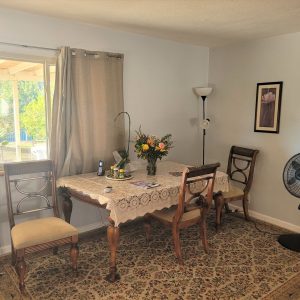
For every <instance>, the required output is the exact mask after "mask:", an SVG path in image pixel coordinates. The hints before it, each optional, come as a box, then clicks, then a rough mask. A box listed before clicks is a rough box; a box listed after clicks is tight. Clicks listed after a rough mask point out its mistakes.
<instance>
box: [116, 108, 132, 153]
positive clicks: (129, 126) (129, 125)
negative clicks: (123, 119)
mask: <svg viewBox="0 0 300 300" xmlns="http://www.w3.org/2000/svg"><path fill="white" fill-rule="evenodd" d="M122 114H125V115H127V117H128V143H127V151H126V154H127V157H129V143H130V128H131V119H130V115H129V113H128V112H127V111H121V112H120V113H118V114H117V115H116V116H115V118H114V122H116V121H117V119H118V118H119V116H120V115H122Z"/></svg>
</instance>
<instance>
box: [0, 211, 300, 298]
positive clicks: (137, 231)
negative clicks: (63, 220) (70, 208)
mask: <svg viewBox="0 0 300 300" xmlns="http://www.w3.org/2000/svg"><path fill="white" fill-rule="evenodd" d="M258 227H259V228H260V229H261V230H265V231H268V232H279V233H282V232H281V230H280V229H279V228H277V227H274V226H270V225H268V224H265V223H259V224H258ZM208 239H209V248H210V252H209V254H205V253H204V251H203V248H202V245H201V243H200V237H199V228H198V227H197V226H193V227H190V228H188V229H183V230H182V231H181V244H182V252H183V258H184V263H185V265H184V266H183V267H182V266H179V265H178V264H177V263H176V260H175V257H174V253H173V244H172V237H171V232H170V231H169V230H168V229H167V228H164V227H163V226H161V225H160V224H158V223H153V238H152V241H151V242H150V244H149V245H148V246H147V245H146V240H145V234H144V230H143V224H142V222H141V221H135V222H131V223H128V224H125V225H124V226H122V227H121V238H120V246H119V251H118V271H119V273H120V275H121V280H120V281H118V282H116V283H113V284H112V283H108V282H107V281H105V279H104V278H105V275H106V274H107V272H108V264H109V251H108V245H107V240H106V232H105V230H103V229H102V230H98V231H95V232H93V233H90V234H88V235H85V236H84V237H82V238H81V240H80V253H79V274H78V276H77V277H75V276H74V274H73V272H72V269H71V266H70V262H69V249H68V248H67V247H63V248H60V249H59V253H58V255H52V253H51V251H47V252H43V253H42V254H39V255H32V256H28V257H27V264H28V266H29V271H28V274H27V277H26V294H25V297H24V298H23V299H26V300H27V299H48V300H50V299H64V300H65V299H80V300H88V299H91V300H95V299H118V300H122V299H130V300H133V299H139V300H140V299H178V300H179V299H191V300H194V299H212V300H215V299H238V300H239V299H266V300H269V299H274V300H277V299H278V300H279V299H280V300H283V299H299V298H294V297H297V296H299V295H300V253H296V252H292V251H290V250H287V249H285V248H283V247H282V246H281V245H280V244H279V243H277V240H276V236H274V235H269V234H265V233H262V232H260V231H257V229H256V228H255V227H254V225H253V223H251V222H246V221H244V219H243V218H241V217H240V216H239V215H236V214H227V215H225V218H224V222H223V227H222V228H221V231H220V232H219V233H215V230H214V216H213V215H211V217H210V219H209V224H208ZM1 264H2V265H3V264H4V267H3V268H2V267H1ZM1 268H2V270H4V271H5V273H6V274H5V275H3V276H4V277H3V276H2V277H0V299H1V293H2V295H6V296H5V297H7V298H3V299H22V298H21V297H20V295H19V294H18V289H17V286H18V283H17V276H16V274H15V272H14V269H13V268H12V267H11V266H10V264H9V262H8V261H6V262H5V261H4V262H3V261H2V262H1V261H0V269H1ZM3 278H4V279H3ZM6 281H7V283H6ZM9 281H11V282H12V283H11V284H10V283H9ZM9 297H10V298H9Z"/></svg>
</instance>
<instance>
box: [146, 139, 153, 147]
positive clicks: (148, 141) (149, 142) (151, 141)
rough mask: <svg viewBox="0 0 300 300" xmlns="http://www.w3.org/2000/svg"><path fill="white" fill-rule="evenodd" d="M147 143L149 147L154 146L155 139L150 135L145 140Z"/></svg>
mask: <svg viewBox="0 0 300 300" xmlns="http://www.w3.org/2000/svg"><path fill="white" fill-rule="evenodd" d="M147 144H148V145H149V146H151V147H154V144H155V141H154V139H153V137H152V136H150V137H149V138H148V140H147Z"/></svg>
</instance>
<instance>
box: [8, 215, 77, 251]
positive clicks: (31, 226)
mask: <svg viewBox="0 0 300 300" xmlns="http://www.w3.org/2000/svg"><path fill="white" fill-rule="evenodd" d="M76 234H78V230H77V229H76V228H75V227H74V226H72V225H70V224H68V223H67V222H65V221H64V220H62V219H60V218H56V217H49V218H42V219H37V220H32V221H26V222H23V223H20V224H17V225H15V226H14V227H13V228H12V230H11V238H12V242H13V245H14V248H15V249H23V248H28V247H31V246H35V245H39V244H44V243H47V242H51V241H56V240H60V239H63V238H66V237H69V236H72V235H76Z"/></svg>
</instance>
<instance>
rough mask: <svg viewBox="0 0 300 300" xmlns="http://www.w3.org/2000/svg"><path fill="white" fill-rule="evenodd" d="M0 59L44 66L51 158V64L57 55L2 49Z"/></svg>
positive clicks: (47, 129)
mask: <svg viewBox="0 0 300 300" xmlns="http://www.w3.org/2000/svg"><path fill="white" fill-rule="evenodd" d="M0 59H5V60H17V61H26V62H33V63H40V64H43V66H44V97H45V109H46V112H45V113H46V132H47V142H46V146H47V157H48V158H49V149H50V134H51V118H52V109H51V95H50V66H52V65H55V63H56V57H55V54H53V56H38V55H28V54H20V53H7V52H1V51H0ZM0 169H3V163H0Z"/></svg>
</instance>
